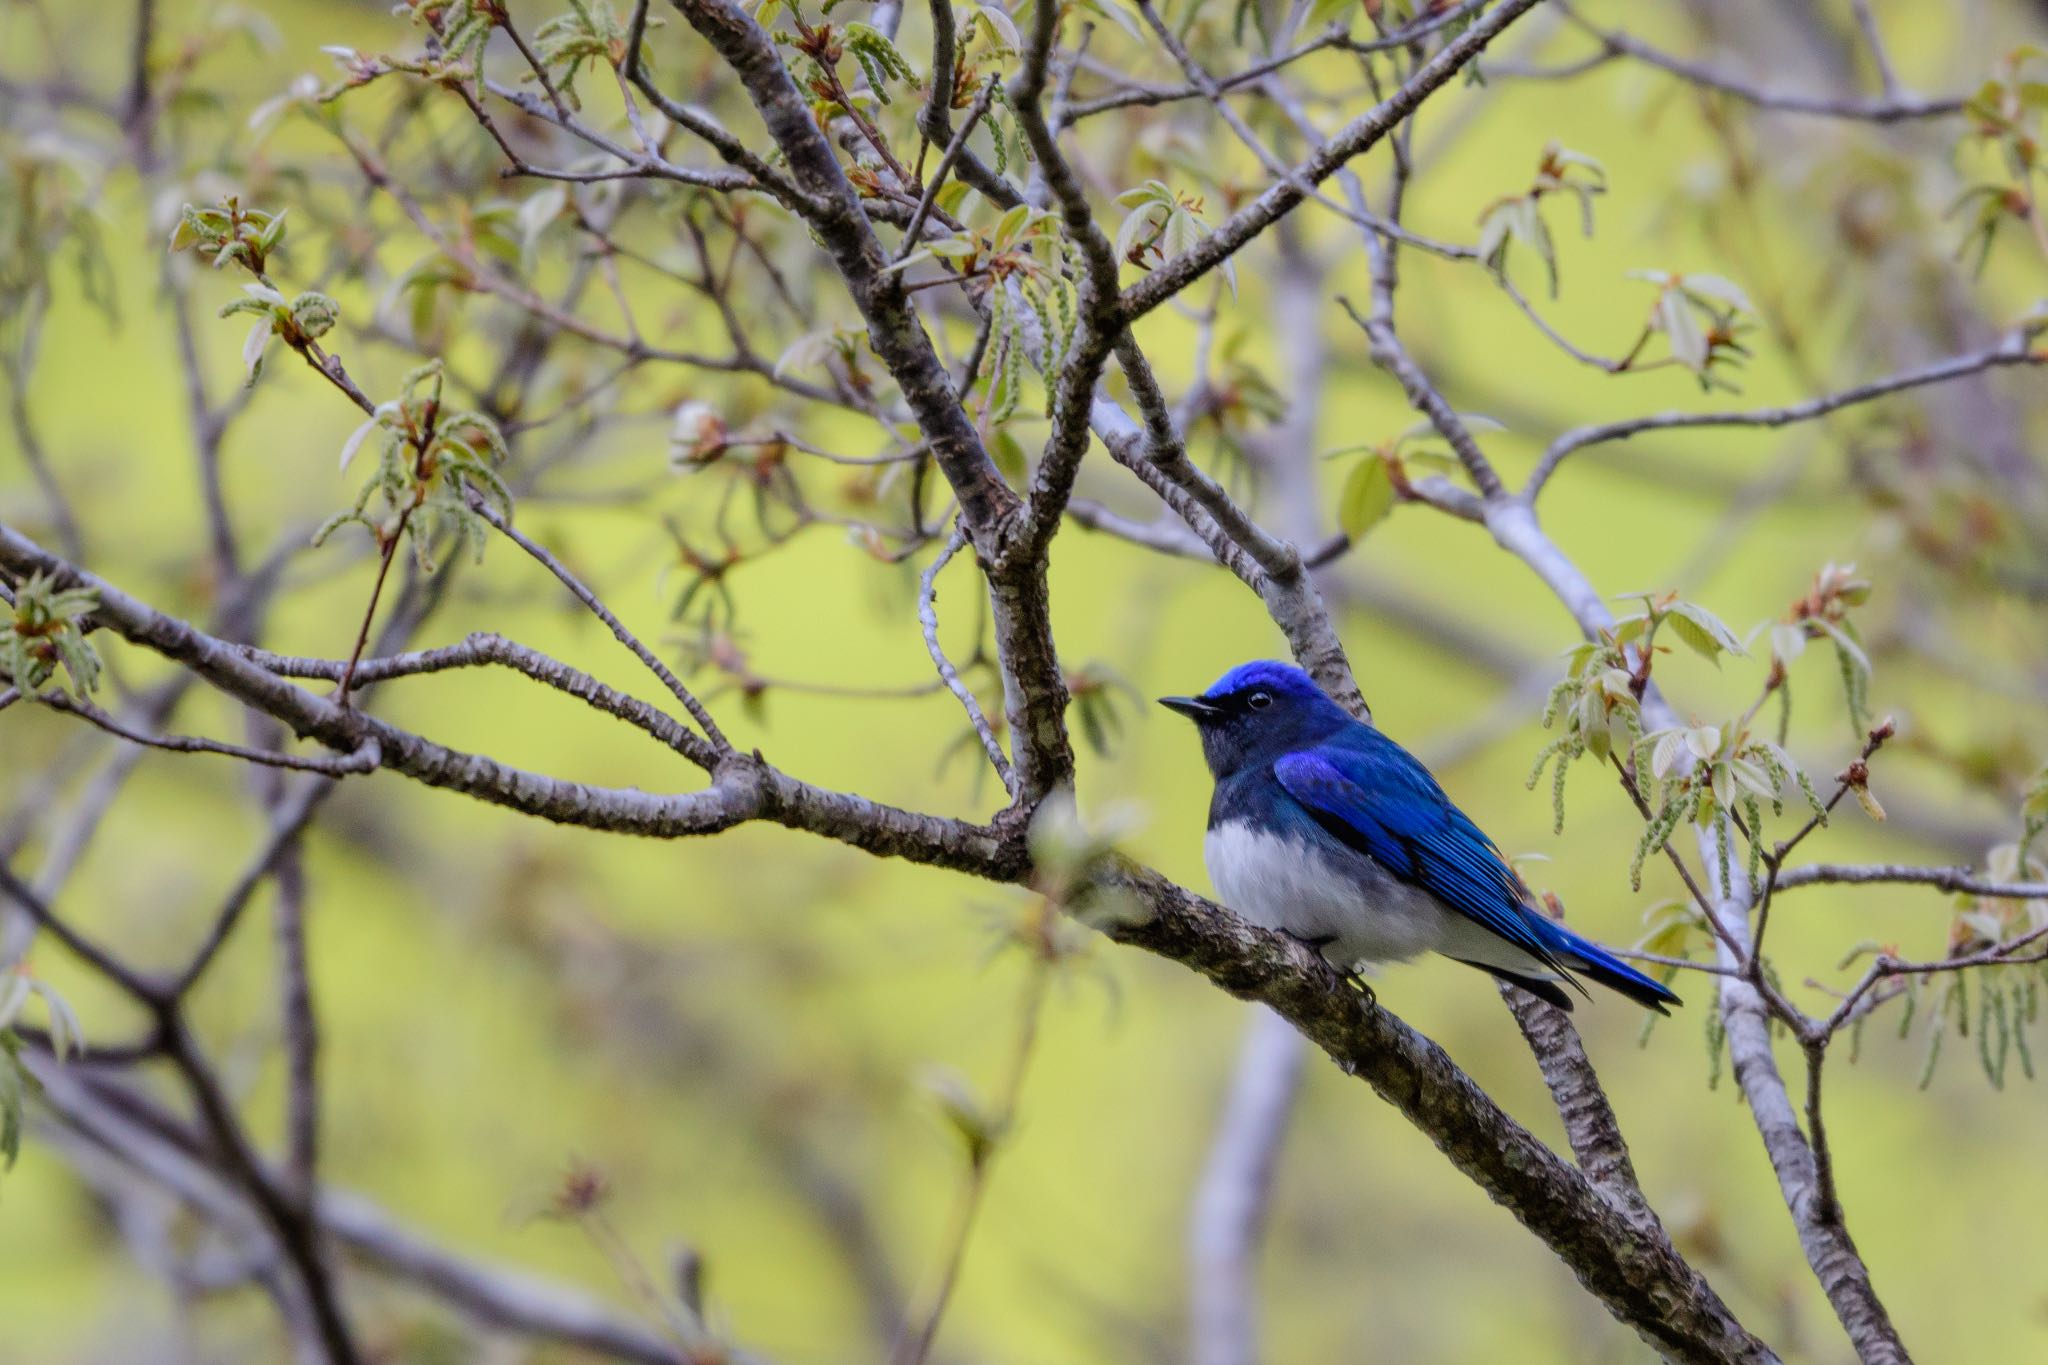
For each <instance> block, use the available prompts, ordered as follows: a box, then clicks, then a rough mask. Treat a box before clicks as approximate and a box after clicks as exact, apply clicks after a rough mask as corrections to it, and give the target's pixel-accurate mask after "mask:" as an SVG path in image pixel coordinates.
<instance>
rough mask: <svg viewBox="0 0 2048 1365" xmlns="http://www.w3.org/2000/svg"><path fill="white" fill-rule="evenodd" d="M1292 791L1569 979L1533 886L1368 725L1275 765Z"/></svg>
mask: <svg viewBox="0 0 2048 1365" xmlns="http://www.w3.org/2000/svg"><path fill="white" fill-rule="evenodd" d="M1273 771H1274V774H1275V775H1276V776H1277V777H1278V778H1279V779H1280V785H1281V786H1282V787H1283V788H1284V789H1286V791H1287V794H1288V795H1289V796H1291V797H1293V798H1294V799H1295V800H1296V801H1298V802H1300V803H1301V805H1302V806H1303V807H1304V808H1306V809H1307V811H1308V813H1309V814H1310V815H1312V816H1314V817H1315V820H1316V823H1317V824H1319V825H1321V826H1322V828H1323V829H1324V830H1326V831H1327V832H1328V833H1329V834H1330V835H1331V836H1332V837H1334V838H1336V839H1338V840H1339V841H1341V842H1342V843H1344V844H1346V845H1347V846H1349V847H1350V848H1353V849H1355V850H1357V851H1358V852H1360V853H1363V854H1365V855H1366V856H1368V857H1370V858H1371V859H1372V860H1373V861H1375V862H1377V863H1378V864H1379V865H1380V866H1381V867H1384V868H1385V869H1386V870H1387V871H1389V872H1391V873H1393V874H1394V875H1395V876H1396V877H1399V878H1400V879H1401V880H1402V881H1405V882H1408V883H1410V884H1412V885H1415V886H1420V887H1422V888H1423V889H1424V890H1426V891H1428V892H1430V893H1431V894H1433V895H1434V896H1435V897H1436V898H1437V899H1438V900H1440V901H1442V902H1443V903H1444V904H1445V905H1448V906H1450V907H1451V908H1452V909H1453V910H1456V911H1457V912H1458V913H1460V914H1462V915H1465V916H1466V917H1468V918H1470V919H1472V920H1474V921H1476V922H1478V923H1479V924H1481V925H1483V926H1485V927H1486V928H1487V929H1490V930H1492V931H1493V932H1494V933H1496V934H1498V935H1500V936H1501V937H1502V938H1504V939H1506V940H1507V941H1508V942H1510V943H1512V944H1514V945H1515V946H1516V947H1518V948H1521V949H1523V950H1524V951H1526V952H1528V953H1529V954H1530V955H1531V956H1532V957H1534V958H1536V960H1537V961H1539V962H1542V963H1543V964H1544V965H1545V966H1548V967H1552V968H1555V969H1556V970H1557V971H1558V973H1559V975H1561V976H1568V975H1569V974H1568V973H1567V972H1566V971H1565V969H1564V966H1563V964H1562V963H1560V962H1558V961H1557V958H1556V955H1555V951H1554V949H1555V945H1554V944H1553V943H1552V942H1551V941H1550V939H1551V936H1550V935H1549V934H1547V933H1545V932H1544V930H1545V929H1546V928H1547V927H1548V926H1547V925H1544V924H1542V923H1540V922H1538V921H1536V919H1535V917H1534V915H1533V914H1532V913H1531V912H1530V911H1529V909H1528V908H1527V897H1528V891H1527V889H1526V888H1525V887H1524V886H1523V885H1522V879H1521V878H1520V877H1518V876H1516V875H1515V872H1514V869H1512V868H1510V867H1509V866H1508V863H1507V859H1506V858H1504V857H1503V856H1502V855H1501V851H1500V850H1499V849H1498V848H1496V847H1495V846H1494V843H1493V840H1491V839H1489V838H1487V837H1486V835H1485V834H1484V833H1483V832H1482V831H1481V830H1480V828H1479V826H1477V825H1475V824H1473V823H1472V820H1471V817H1469V816H1467V815H1466V814H1465V812H1463V811H1461V810H1459V809H1458V808H1457V807H1456V806H1454V805H1452V804H1451V799H1450V798H1449V797H1448V796H1446V795H1444V789H1443V788H1442V787H1440V786H1438V785H1437V781H1436V779H1435V778H1434V777H1431V776H1430V775H1429V770H1428V769H1427V768H1425V767H1423V766H1422V763H1421V762H1420V761H1419V760H1418V759H1416V758H1415V756H1414V755H1412V754H1410V753H1409V752H1408V751H1407V750H1405V749H1403V748H1401V746H1400V745H1398V744H1396V743H1394V742H1393V741H1392V740H1390V739H1388V738H1387V737H1386V736H1384V735H1382V734H1380V733H1379V732H1378V731H1377V730H1371V729H1367V728H1365V727H1363V726H1361V727H1359V729H1358V730H1357V731H1354V732H1348V733H1347V734H1346V735H1345V736H1344V738H1343V740H1342V741H1340V742H1338V743H1334V744H1333V743H1325V744H1321V745H1318V746H1317V747H1315V748H1313V749H1307V750H1303V751H1301V752H1298V753H1292V754H1288V755H1286V756H1285V757H1283V758H1281V759H1280V760H1279V761H1278V762H1277V763H1275V764H1274V765H1273Z"/></svg>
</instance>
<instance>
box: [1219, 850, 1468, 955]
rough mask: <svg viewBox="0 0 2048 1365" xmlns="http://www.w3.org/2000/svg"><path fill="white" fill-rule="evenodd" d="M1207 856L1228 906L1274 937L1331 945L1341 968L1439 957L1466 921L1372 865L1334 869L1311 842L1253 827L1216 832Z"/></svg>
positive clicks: (1359, 861) (1360, 860)
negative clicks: (1276, 933)
mask: <svg viewBox="0 0 2048 1365" xmlns="http://www.w3.org/2000/svg"><path fill="white" fill-rule="evenodd" d="M1202 852H1203V856H1204V860H1205V861H1206V862H1207V863H1208V865H1209V880H1210V881H1211V882H1212V883H1214V884H1215V887H1216V894H1217V896H1218V897H1219V898H1221V900H1222V901H1223V903H1224V904H1225V905H1227V906H1229V907H1230V908H1231V909H1232V910H1235V911H1236V912H1237V913H1238V914H1240V915H1243V916H1244V917H1245V918H1246V919H1248V920H1250V921H1252V923H1254V924H1260V925H1264V926H1265V927H1266V928H1268V929H1282V930H1285V931H1286V932H1288V933H1290V934H1293V935H1294V936H1295V937H1297V938H1301V939H1306V940H1310V941H1314V940H1317V939H1324V938H1328V939H1331V940H1332V942H1331V943H1330V944H1329V946H1327V947H1326V948H1324V949H1323V955H1324V956H1325V957H1327V958H1328V959H1329V960H1330V961H1331V962H1333V963H1336V964H1337V965H1339V966H1342V967H1352V966H1356V965H1357V964H1358V963H1361V962H1390V961H1392V962H1398V961H1403V960H1406V959H1408V958H1411V957H1414V956H1415V955H1416V954H1418V953H1423V952H1428V951H1430V950H1432V949H1439V948H1441V947H1443V946H1444V944H1445V942H1446V939H1447V938H1448V937H1450V936H1451V935H1452V934H1453V933H1454V932H1455V929H1454V927H1453V926H1452V925H1451V924H1450V920H1452V919H1454V918H1462V917H1461V916H1457V915H1456V914H1455V912H1452V911H1448V910H1446V909H1444V907H1443V906H1442V905H1440V904H1439V903H1438V902H1437V900H1436V898H1435V897H1434V896H1432V895H1430V894H1429V893H1428V892H1426V891H1422V890H1420V889H1418V888H1416V887H1412V886H1409V885H1407V884H1405V883H1403V882H1401V881H1399V880H1397V879H1396V878H1395V877H1394V876H1393V875H1392V874H1391V873H1389V872H1387V871H1386V870H1385V869H1384V868H1382V867H1380V865H1379V864H1377V863H1375V862H1373V861H1372V860H1371V859H1370V858H1366V857H1364V856H1362V855H1360V856H1357V857H1354V858H1348V859H1346V860H1345V861H1344V862H1343V863H1341V864H1339V863H1335V862H1333V861H1331V860H1329V859H1326V858H1325V857H1323V856H1322V855H1321V854H1319V853H1318V852H1316V851H1315V849H1314V848H1313V847H1312V846H1311V845H1310V844H1309V843H1308V842H1307V841H1306V840H1303V839H1299V838H1283V837H1282V836H1279V835H1276V834H1270V833H1267V832H1265V831H1263V830H1258V829H1254V828H1252V827H1251V826H1250V825H1247V824H1243V823H1233V824H1224V825H1218V826H1216V827H1215V828H1214V829H1211V830H1210V831H1209V837H1208V838H1207V839H1206V840H1205V841H1204V842H1203V845H1202Z"/></svg>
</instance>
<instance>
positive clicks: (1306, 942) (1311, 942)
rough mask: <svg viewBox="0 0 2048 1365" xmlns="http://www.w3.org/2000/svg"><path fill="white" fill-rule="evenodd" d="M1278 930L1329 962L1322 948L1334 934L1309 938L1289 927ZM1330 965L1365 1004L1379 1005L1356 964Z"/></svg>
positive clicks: (1332, 938) (1334, 938)
mask: <svg viewBox="0 0 2048 1365" xmlns="http://www.w3.org/2000/svg"><path fill="white" fill-rule="evenodd" d="M1280 932H1281V933H1283V934H1285V935H1287V937H1289V938H1291V939H1293V940H1294V941H1295V942H1296V943H1299V944H1300V945H1301V946H1302V947H1304V948H1308V949H1310V950H1312V951H1313V952H1314V953H1315V954H1316V956H1318V957H1321V958H1322V959H1323V961H1325V962H1330V959H1329V958H1328V957H1326V956H1324V954H1323V949H1325V948H1327V947H1329V946H1330V945H1331V944H1332V943H1335V942H1336V941H1337V936H1336V935H1335V934H1318V935H1316V936H1315V937H1314V938H1309V937H1306V936H1305V935H1302V934H1297V933H1295V932H1294V931H1293V930H1291V929H1282V930H1281V931H1280ZM1330 965H1331V966H1332V967H1336V968H1337V974H1338V975H1339V976H1341V977H1342V978H1343V979H1344V984H1345V985H1347V986H1350V987H1352V988H1353V989H1354V990H1356V991H1358V993H1359V994H1361V995H1363V996H1364V997H1365V1003H1366V1004H1368V1005H1372V1006H1375V1007H1377V1006H1378V1005H1379V1003H1380V998H1379V996H1378V995H1376V994H1374V992H1373V988H1372V987H1371V985H1369V984H1368V983H1367V982H1366V979H1365V978H1364V977H1363V976H1360V975H1359V973H1358V968H1357V967H1356V966H1351V967H1345V966H1341V965H1339V964H1338V963H1335V962H1330Z"/></svg>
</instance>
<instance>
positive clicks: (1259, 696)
mask: <svg viewBox="0 0 2048 1365" xmlns="http://www.w3.org/2000/svg"><path fill="white" fill-rule="evenodd" d="M1244 704H1245V705H1246V706H1249V707H1250V708H1251V709H1252V710H1254V711H1263V710H1265V709H1266V708H1267V707H1269V706H1271V705H1272V704H1273V694H1272V693H1271V692H1265V691H1260V692H1254V693H1252V694H1251V695H1250V696H1249V697H1246V698H1245V699H1244Z"/></svg>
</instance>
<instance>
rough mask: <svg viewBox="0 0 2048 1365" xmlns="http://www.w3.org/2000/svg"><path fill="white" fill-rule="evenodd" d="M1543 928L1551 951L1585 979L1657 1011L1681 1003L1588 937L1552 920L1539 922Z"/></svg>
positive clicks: (1656, 982) (1649, 978) (1665, 988)
mask: <svg viewBox="0 0 2048 1365" xmlns="http://www.w3.org/2000/svg"><path fill="white" fill-rule="evenodd" d="M1543 927H1544V929H1545V930H1546V931H1547V932H1546V936H1547V937H1549V938H1550V939H1551V940H1552V941H1553V949H1552V951H1554V952H1555V953H1556V954H1557V956H1558V958H1559V959H1560V960H1561V961H1562V962H1563V963H1564V965H1565V966H1567V967H1570V968H1571V969H1572V970H1574V971H1576V972H1578V973H1579V974H1580V975H1582V976H1584V977H1586V978H1587V979H1588V980H1591V981H1597V982H1599V983H1600V984H1601V985H1603V986H1605V987H1607V989H1609V990H1611V991H1617V992H1619V993H1620V994H1622V995H1625V996H1627V997H1628V998H1629V999H1631V1000H1633V1001H1635V1002H1636V1003H1637V1004H1638V1005H1642V1006H1644V1007H1646V1008H1649V1009H1653V1010H1655V1011H1657V1013H1659V1014H1669V1013H1671V1011H1670V1010H1668V1009H1665V1008H1664V1007H1665V1006H1666V1005H1681V1004H1684V1003H1685V1002H1684V1001H1682V1000H1680V999H1679V998H1678V997H1677V995H1675V994H1673V993H1672V991H1671V990H1670V988H1668V987H1667V986H1665V985H1664V984H1663V983H1662V982H1659V981H1656V980H1654V979H1653V978H1651V977H1647V976H1645V975H1643V974H1642V973H1641V972H1639V971H1637V970H1636V969H1635V968H1633V967H1631V966H1629V965H1628V964H1627V963H1626V962H1623V961H1622V960H1621V959H1620V958H1618V957H1616V956H1615V955H1614V954H1612V953H1610V952H1608V951H1607V950H1606V949H1605V948H1602V947H1601V946H1600V945H1599V944H1597V943H1595V942H1593V941H1592V940H1591V939H1586V938H1580V937H1579V936H1578V935H1577V934H1575V933H1573V932H1572V931H1571V930H1569V929H1567V928H1565V927H1564V926H1563V925H1562V924H1559V923H1557V922H1556V921H1554V920H1545V921H1543Z"/></svg>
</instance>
